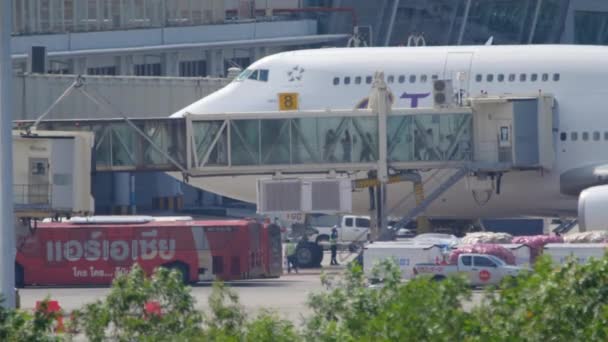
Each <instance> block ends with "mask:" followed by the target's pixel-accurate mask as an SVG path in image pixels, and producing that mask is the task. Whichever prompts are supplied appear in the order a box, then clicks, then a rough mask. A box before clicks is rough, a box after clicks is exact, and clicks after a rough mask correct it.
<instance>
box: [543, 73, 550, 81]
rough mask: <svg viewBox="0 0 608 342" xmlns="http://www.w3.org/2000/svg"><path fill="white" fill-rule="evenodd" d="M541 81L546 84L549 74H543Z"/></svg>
mask: <svg viewBox="0 0 608 342" xmlns="http://www.w3.org/2000/svg"><path fill="white" fill-rule="evenodd" d="M542 80H543V82H547V81H548V80H549V74H543V76H542Z"/></svg>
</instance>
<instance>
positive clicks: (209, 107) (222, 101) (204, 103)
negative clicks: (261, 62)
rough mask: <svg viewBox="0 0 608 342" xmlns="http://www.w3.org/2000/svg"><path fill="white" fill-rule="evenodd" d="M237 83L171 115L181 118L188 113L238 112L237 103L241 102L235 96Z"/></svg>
mask: <svg viewBox="0 0 608 342" xmlns="http://www.w3.org/2000/svg"><path fill="white" fill-rule="evenodd" d="M235 87H236V85H235V84H234V83H231V84H229V85H227V86H225V87H224V88H222V89H220V90H218V91H216V92H214V93H211V94H209V95H207V96H205V97H203V98H202V99H200V100H198V101H196V102H194V103H192V104H191V105H189V106H187V107H185V108H182V109H180V110H179V111H177V112H175V113H173V114H172V115H171V116H170V117H172V118H181V117H183V116H184V115H186V114H194V115H199V114H200V115H203V114H217V113H227V112H237V111H238V110H237V108H235V104H237V103H239V101H237V100H236V98H235V97H234V89H235Z"/></svg>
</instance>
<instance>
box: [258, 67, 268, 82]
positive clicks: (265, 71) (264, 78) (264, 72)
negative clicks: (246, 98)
mask: <svg viewBox="0 0 608 342" xmlns="http://www.w3.org/2000/svg"><path fill="white" fill-rule="evenodd" d="M259 80H260V81H262V82H268V69H261V70H260V78H259Z"/></svg>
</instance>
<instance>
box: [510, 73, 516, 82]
mask: <svg viewBox="0 0 608 342" xmlns="http://www.w3.org/2000/svg"><path fill="white" fill-rule="evenodd" d="M509 82H515V74H509Z"/></svg>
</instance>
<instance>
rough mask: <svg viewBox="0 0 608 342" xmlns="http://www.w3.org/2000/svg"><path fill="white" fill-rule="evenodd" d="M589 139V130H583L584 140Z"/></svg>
mask: <svg viewBox="0 0 608 342" xmlns="http://www.w3.org/2000/svg"><path fill="white" fill-rule="evenodd" d="M587 140H589V132H583V141H587Z"/></svg>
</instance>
